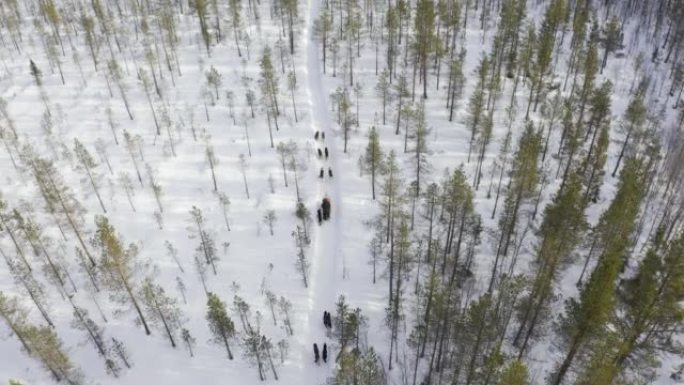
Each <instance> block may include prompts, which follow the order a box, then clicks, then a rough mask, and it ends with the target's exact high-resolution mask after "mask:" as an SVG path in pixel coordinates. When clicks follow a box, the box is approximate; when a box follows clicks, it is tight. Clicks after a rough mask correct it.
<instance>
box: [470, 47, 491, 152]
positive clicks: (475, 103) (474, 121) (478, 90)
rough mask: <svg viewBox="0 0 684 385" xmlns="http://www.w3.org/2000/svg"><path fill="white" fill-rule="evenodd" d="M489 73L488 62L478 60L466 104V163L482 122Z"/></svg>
mask: <svg viewBox="0 0 684 385" xmlns="http://www.w3.org/2000/svg"><path fill="white" fill-rule="evenodd" d="M488 72H489V60H488V59H487V58H486V57H483V58H482V59H481V60H480V65H479V66H478V67H477V75H478V82H477V86H476V87H475V90H474V91H473V94H472V95H471V96H470V102H469V104H468V118H467V123H466V125H467V126H468V128H470V142H469V145H468V163H470V155H471V153H472V152H473V143H474V142H475V138H476V137H477V135H478V133H479V132H480V128H481V125H482V121H483V113H484V110H485V104H484V103H485V102H484V97H485V80H486V78H487V76H488Z"/></svg>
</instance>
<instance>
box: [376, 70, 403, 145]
mask: <svg viewBox="0 0 684 385" xmlns="http://www.w3.org/2000/svg"><path fill="white" fill-rule="evenodd" d="M389 77H390V74H389V71H387V68H385V69H383V70H382V72H380V76H379V77H378V84H376V85H375V93H376V94H377V95H378V97H379V98H380V99H381V100H382V124H387V119H386V115H387V114H386V111H387V104H389V102H390V101H391V100H392V93H391V88H390V87H391V85H390V79H389ZM397 133H398V132H397Z"/></svg>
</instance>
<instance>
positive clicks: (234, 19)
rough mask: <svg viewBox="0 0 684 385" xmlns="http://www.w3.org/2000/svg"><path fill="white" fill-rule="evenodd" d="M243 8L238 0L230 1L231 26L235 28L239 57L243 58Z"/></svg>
mask: <svg viewBox="0 0 684 385" xmlns="http://www.w3.org/2000/svg"><path fill="white" fill-rule="evenodd" d="M241 8H242V3H241V2H240V1H238V0H229V1H228V13H229V15H230V24H231V25H232V26H233V37H234V38H235V47H236V48H237V52H238V57H242V52H240V43H239V40H240V35H241V33H240V31H241V28H242V17H241V15H240V11H241Z"/></svg>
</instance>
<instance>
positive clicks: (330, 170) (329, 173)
mask: <svg viewBox="0 0 684 385" xmlns="http://www.w3.org/2000/svg"><path fill="white" fill-rule="evenodd" d="M328 176H329V177H331V178H332V168H330V167H328Z"/></svg>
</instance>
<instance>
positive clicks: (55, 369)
mask: <svg viewBox="0 0 684 385" xmlns="http://www.w3.org/2000/svg"><path fill="white" fill-rule="evenodd" d="M24 333H25V337H26V341H27V342H28V345H29V347H30V349H31V356H32V357H34V358H36V359H37V360H38V361H40V363H41V364H42V365H43V366H44V367H45V369H47V370H48V371H49V372H50V373H52V375H53V376H54V378H55V380H57V381H61V380H64V381H66V382H67V383H68V384H69V385H78V384H82V383H83V380H82V377H83V375H82V374H81V373H80V371H79V370H78V369H77V368H76V367H74V364H73V363H72V362H71V359H70V358H69V356H68V355H67V353H66V352H65V351H64V349H63V347H62V341H61V340H60V338H59V337H58V336H57V333H55V331H54V329H52V328H50V327H45V326H34V325H27V326H26V327H25V330H24Z"/></svg>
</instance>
